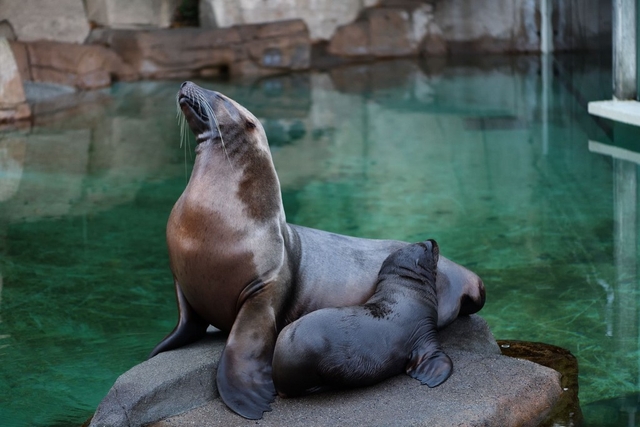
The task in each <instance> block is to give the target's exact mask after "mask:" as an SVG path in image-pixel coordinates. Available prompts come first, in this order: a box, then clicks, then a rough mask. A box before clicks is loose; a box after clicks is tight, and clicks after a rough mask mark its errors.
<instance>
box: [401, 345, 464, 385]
mask: <svg viewBox="0 0 640 427" xmlns="http://www.w3.org/2000/svg"><path fill="white" fill-rule="evenodd" d="M406 369H407V374H408V375H409V376H410V377H412V378H415V379H417V380H418V381H420V382H421V383H422V384H423V385H425V384H426V385H427V386H429V387H437V386H439V385H440V384H442V383H443V382H445V381H446V380H447V378H449V376H450V375H451V373H452V371H453V362H451V359H450V358H449V356H447V354H446V353H445V352H444V351H442V350H436V351H433V352H430V354H424V353H423V354H418V355H417V356H414V357H413V358H412V359H411V360H410V361H409V363H408V364H407V368H406Z"/></svg>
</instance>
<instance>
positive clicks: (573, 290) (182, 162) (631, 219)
mask: <svg viewBox="0 0 640 427" xmlns="http://www.w3.org/2000/svg"><path fill="white" fill-rule="evenodd" d="M609 63H610V56H608V55H606V54H605V55H602V56H567V57H556V59H555V60H554V61H552V62H551V63H550V65H549V67H550V68H548V69H546V70H547V71H548V72H546V71H545V67H544V66H543V62H541V60H540V58H538V57H518V58H500V57H498V58H482V59H477V58H476V59H469V60H452V61H449V62H446V63H444V62H428V63H415V62H409V61H395V62H385V63H379V64H375V65H366V66H365V65H363V66H354V67H347V68H341V69H336V70H333V71H331V72H327V73H312V74H299V75H294V76H282V77H276V78H269V79H263V80H258V81H243V80H241V81H236V82H200V83H201V84H203V85H204V86H206V87H209V88H214V89H217V90H220V91H221V92H223V93H225V94H227V95H229V96H231V97H232V98H234V99H236V100H238V101H239V102H241V103H242V104H244V105H245V106H246V107H247V108H249V109H250V110H252V111H253V112H254V113H255V114H256V116H258V117H259V118H260V119H261V120H262V121H263V123H264V125H265V128H266V130H267V133H268V135H269V137H270V141H271V145H272V152H273V158H274V162H275V164H276V168H277V170H278V174H279V177H280V180H281V184H282V190H283V195H284V203H285V209H286V212H287V218H288V220H289V221H290V222H293V223H297V224H303V225H307V226H311V227H315V228H320V229H325V230H330V231H335V232H339V233H344V234H350V235H356V236H363V237H371V238H395V239H403V240H410V241H416V240H422V239H425V238H428V237H431V238H435V239H437V240H438V242H439V244H440V247H441V250H442V252H443V254H445V255H446V256H447V257H449V258H451V259H453V260H455V261H457V262H459V263H461V264H463V265H466V266H468V267H469V268H471V269H473V270H474V271H476V272H477V273H478V274H480V276H481V277H482V278H483V280H484V282H485V284H486V287H487V305H486V306H485V308H484V309H483V311H482V312H481V314H482V315H483V316H484V317H485V319H486V320H487V321H488V322H489V324H490V325H491V327H492V330H493V332H494V335H495V336H496V337H497V338H500V339H519V340H530V341H544V342H547V343H551V344H555V345H559V346H562V347H565V348H567V349H569V350H570V351H572V352H573V353H574V354H575V355H576V356H577V357H578V360H579V363H580V387H581V388H580V398H581V403H582V404H583V405H585V407H587V409H588V404H589V403H592V402H597V401H600V400H603V399H609V398H615V397H618V396H622V395H625V394H628V393H634V392H638V391H640V369H639V365H640V354H639V352H638V349H639V344H640V343H639V338H638V337H639V329H638V321H639V316H638V314H639V313H638V297H637V292H638V260H639V259H638V223H637V209H638V198H637V166H636V165H637V163H636V162H635V160H636V157H634V156H633V149H634V147H633V145H634V140H635V139H634V137H633V135H632V132H631V131H630V130H629V129H626V128H619V127H616V128H614V127H612V125H611V124H610V123H602V124H601V126H599V125H598V124H597V123H596V122H595V121H594V120H593V118H591V117H590V116H589V115H588V114H587V112H586V110H585V108H584V107H585V105H584V104H585V102H586V101H587V100H595V99H605V98H610V92H611V77H610V72H611V70H610V66H609ZM179 83H180V82H151V83H127V84H118V85H116V86H114V87H112V88H110V89H108V90H105V91H102V92H95V93H92V94H90V95H85V96H84V98H83V99H82V100H81V101H82V103H81V104H80V105H79V106H77V107H74V102H75V100H73V99H71V100H69V99H66V98H65V100H63V101H64V102H62V101H60V100H58V101H55V102H54V101H48V102H42V103H40V104H38V105H37V106H36V107H37V108H36V111H37V112H38V116H37V119H36V123H35V126H34V127H33V128H32V129H29V130H22V131H12V132H4V133H1V134H0V425H2V426H66V425H79V424H81V423H82V422H83V421H84V420H85V419H86V418H87V417H88V416H90V414H91V413H92V411H93V410H94V409H95V407H96V406H97V404H98V403H99V401H100V400H101V398H102V397H103V396H104V395H105V394H106V393H107V391H108V389H109V388H110V386H111V385H112V384H113V382H114V381H115V379H116V378H117V376H118V375H120V374H121V373H122V372H124V371H125V370H127V369H128V368H130V367H131V366H133V365H134V364H136V363H139V362H141V361H143V360H144V359H145V357H146V355H147V354H148V352H149V351H150V350H151V348H153V346H154V345H155V344H156V343H157V342H158V341H159V340H160V339H161V338H162V337H163V336H164V335H165V334H166V333H167V332H168V331H170V330H171V328H172V327H173V325H174V322H175V318H176V308H175V302H174V296H173V287H172V283H171V274H170V271H169V268H168V262H167V253H166V248H165V242H164V227H165V224H166V220H167V218H168V215H169V211H170V209H171V207H172V205H173V203H174V202H175V200H176V199H177V198H178V196H179V195H180V193H181V191H182V189H183V188H184V186H185V183H186V179H187V178H186V174H187V173H188V170H189V168H190V164H191V163H192V159H191V156H190V152H191V151H190V149H192V148H193V146H190V147H182V148H181V147H180V146H179V135H178V129H177V125H176V120H175V93H176V91H177V89H178V87H179ZM61 103H63V104H64V105H66V106H67V107H68V108H67V109H64V108H62V107H61V106H60V104H61ZM590 140H591V141H592V142H591V143H590V142H589V141H590ZM638 140H639V141H640V139H638ZM613 145H619V146H623V147H624V148H625V150H626V151H623V152H622V153H623V155H622V157H623V158H624V159H619V158H614V157H612V156H611V155H610V154H608V153H610V152H612V151H611V150H612V148H611V147H612V146H613ZM613 152H614V154H616V153H617V154H616V156H618V157H620V151H615V150H614V151H613ZM603 153H604V154H603ZM630 153H631V154H630ZM638 159H640V156H638ZM639 161H640V160H639ZM589 414H590V412H589V411H588V410H586V411H585V415H587V416H589ZM625 420H626V418H625ZM625 425H626V424H625Z"/></svg>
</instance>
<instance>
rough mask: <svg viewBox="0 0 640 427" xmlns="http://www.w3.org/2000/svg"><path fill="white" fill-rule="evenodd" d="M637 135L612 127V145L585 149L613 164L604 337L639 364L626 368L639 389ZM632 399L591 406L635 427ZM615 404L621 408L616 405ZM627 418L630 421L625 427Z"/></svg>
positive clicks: (593, 144) (594, 143)
mask: <svg viewBox="0 0 640 427" xmlns="http://www.w3.org/2000/svg"><path fill="white" fill-rule="evenodd" d="M639 137H640V131H639V130H638V129H637V128H634V127H632V126H629V125H625V124H621V123H616V124H614V125H613V142H610V143H602V142H597V141H589V150H590V151H592V152H594V153H599V154H602V155H604V156H610V157H611V158H612V161H613V195H614V197H613V218H614V223H613V224H614V228H613V242H614V260H615V269H616V277H615V282H614V283H613V285H612V286H611V285H609V284H607V283H604V282H603V283H602V286H603V287H604V288H605V289H606V290H607V334H608V335H610V336H612V337H613V339H614V342H615V347H616V351H617V352H620V353H622V354H629V355H636V358H637V364H636V365H635V366H633V365H628V366H626V369H627V370H628V371H629V372H628V375H627V377H628V378H630V379H631V380H632V381H633V383H634V385H635V387H637V388H640V377H639V376H640V369H639V366H638V364H640V348H639V345H640V340H639V336H638V295H639V290H640V288H639V284H638V165H639V164H640V151H638V149H639V148H640V147H638V146H637V141H639V139H638V138H639ZM632 400H634V399H630V398H617V399H611V400H608V401H605V402H603V403H595V404H594V405H595V406H598V405H600V406H617V409H618V411H619V412H621V413H624V414H626V417H625V416H623V417H619V418H621V420H620V421H621V422H620V424H618V425H623V424H624V425H628V426H629V427H631V426H635V425H637V424H636V412H637V410H638V403H637V401H634V402H633V404H629V403H630V402H631V401H632ZM617 403H619V405H617ZM624 418H626V420H627V421H628V422H626V423H623V422H622V421H623V419H624Z"/></svg>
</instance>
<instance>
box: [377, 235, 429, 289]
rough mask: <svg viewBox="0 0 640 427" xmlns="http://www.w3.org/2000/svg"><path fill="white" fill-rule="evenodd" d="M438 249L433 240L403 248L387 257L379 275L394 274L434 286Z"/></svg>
mask: <svg viewBox="0 0 640 427" xmlns="http://www.w3.org/2000/svg"><path fill="white" fill-rule="evenodd" d="M439 257H440V249H439V247H438V244H437V243H436V241H435V240H432V239H429V240H425V241H424V242H420V243H414V244H412V245H407V246H404V247H402V248H400V249H398V250H397V251H395V252H393V253H392V254H391V255H389V256H388V257H387V258H386V259H385V260H384V262H383V263H382V267H380V275H382V274H394V275H398V276H401V277H406V278H409V279H413V280H417V281H419V282H421V283H429V284H434V283H435V281H436V271H437V265H438V258H439Z"/></svg>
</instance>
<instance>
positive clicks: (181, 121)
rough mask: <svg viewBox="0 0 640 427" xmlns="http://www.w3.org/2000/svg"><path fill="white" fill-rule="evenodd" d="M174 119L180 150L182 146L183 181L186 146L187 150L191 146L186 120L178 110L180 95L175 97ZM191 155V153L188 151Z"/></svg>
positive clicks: (180, 109)
mask: <svg viewBox="0 0 640 427" xmlns="http://www.w3.org/2000/svg"><path fill="white" fill-rule="evenodd" d="M176 110H177V111H176V119H177V120H178V126H179V128H180V148H182V146H183V144H184V176H185V179H188V170H187V169H188V168H187V145H189V149H190V148H191V146H190V145H191V144H190V143H189V131H188V129H187V118H186V117H185V116H184V113H183V112H182V108H180V94H178V95H177V96H176ZM189 153H191V151H189Z"/></svg>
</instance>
